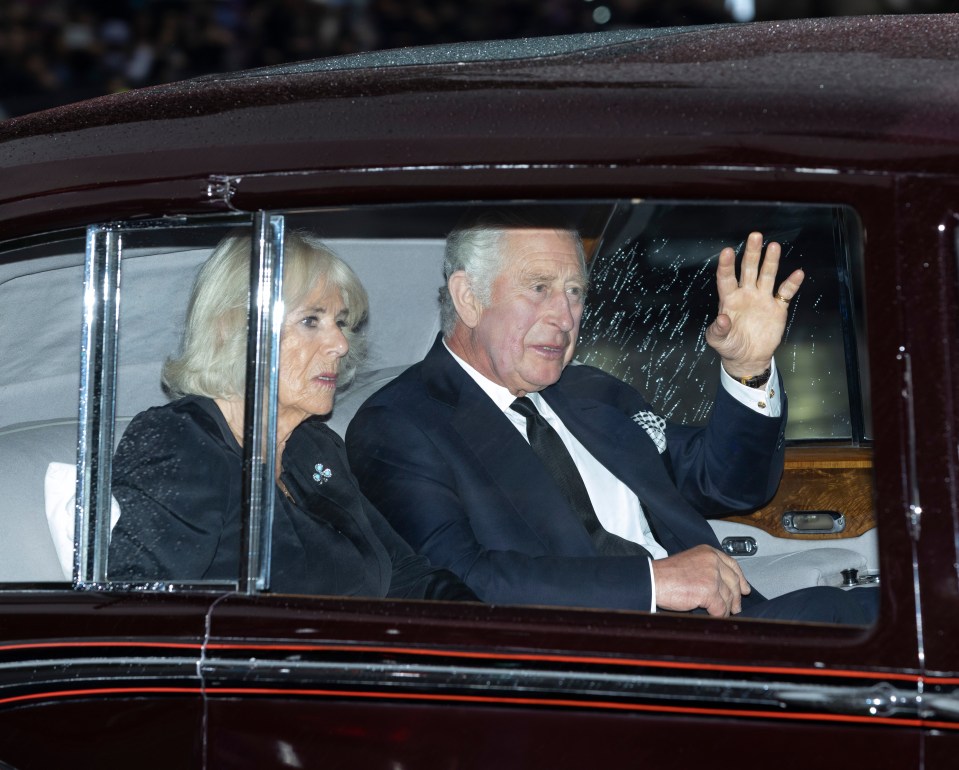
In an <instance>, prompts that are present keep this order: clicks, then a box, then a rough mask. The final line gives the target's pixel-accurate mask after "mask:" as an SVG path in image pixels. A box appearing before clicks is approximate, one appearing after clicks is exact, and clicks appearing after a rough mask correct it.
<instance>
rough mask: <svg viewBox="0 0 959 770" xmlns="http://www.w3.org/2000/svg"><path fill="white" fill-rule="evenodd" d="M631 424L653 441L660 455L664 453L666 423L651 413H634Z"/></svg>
mask: <svg viewBox="0 0 959 770" xmlns="http://www.w3.org/2000/svg"><path fill="white" fill-rule="evenodd" d="M633 422H635V423H636V424H637V425H638V426H639V427H640V428H642V429H643V430H644V431H646V433H647V434H648V435H649V437H650V438H651V439H652V440H653V443H654V444H655V445H656V448H657V449H658V450H659V453H660V454H663V453H664V452H665V451H666V421H665V420H664V419H663V418H662V417H660V416H659V415H658V414H655V413H653V412H636V414H634V415H633Z"/></svg>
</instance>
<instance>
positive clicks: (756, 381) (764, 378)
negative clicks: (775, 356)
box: [738, 367, 772, 388]
mask: <svg viewBox="0 0 959 770" xmlns="http://www.w3.org/2000/svg"><path fill="white" fill-rule="evenodd" d="M770 374H772V368H771V367H770V368H769V369H767V370H766V371H765V372H763V373H762V374H757V375H756V376H755V377H739V378H738V379H739V381H740V382H741V383H742V384H743V385H745V386H746V387H747V388H761V387H762V386H763V385H765V384H766V383H767V382H769V375H770Z"/></svg>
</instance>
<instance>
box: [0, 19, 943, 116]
mask: <svg viewBox="0 0 959 770" xmlns="http://www.w3.org/2000/svg"><path fill="white" fill-rule="evenodd" d="M957 6H959V0H472V1H470V0H96V2H94V1H93V0H90V1H89V2H82V1H79V2H78V1H77V0H2V2H0V119H2V118H4V117H13V116H16V115H22V114H25V113H28V112H33V111H35V110H39V109H45V108H47V107H52V106H56V105H60V104H66V103H69V102H73V101H77V100H80V99H86V98H89V97H93V96H98V95H102V94H106V93H111V92H116V91H121V90H124V89H128V88H137V87H141V86H146V85H153V84H157V83H167V82H172V81H175V80H182V79H184V78H189V77H193V76H196V75H204V74H209V73H215V72H226V71H233V70H238V69H247V68H250V67H259V66H263V65H269V64H282V63H289V62H295V61H302V60H306V59H315V58H320V57H325V56H336V55H340V54H351V53H357V52H361V51H370V50H377V49H385V48H399V47H405V46H411V45H422V44H432V43H450V42H461V41H470V40H495V39H510V38H519V37H538V36H542V35H557V34H565V33H571V32H594V31H598V30H604V29H621V28H624V27H652V26H672V25H687V24H708V23H715V22H733V21H748V20H770V19H786V18H802V17H811V16H835V15H851V14H863V13H909V12H912V13H927V12H936V11H952V10H956V9H957Z"/></svg>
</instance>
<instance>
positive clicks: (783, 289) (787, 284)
mask: <svg viewBox="0 0 959 770" xmlns="http://www.w3.org/2000/svg"><path fill="white" fill-rule="evenodd" d="M805 277H806V274H805V273H804V272H803V271H802V270H793V271H792V273H790V275H789V277H788V278H787V279H786V280H785V281H783V282H782V283H781V284H779V291H777V292H776V294H778V295H779V296H780V297H784V298H785V299H788V300H791V299H792V298H793V297H795V296H796V295H797V294H798V293H799V287H800V286H802V282H803V279H804V278H805Z"/></svg>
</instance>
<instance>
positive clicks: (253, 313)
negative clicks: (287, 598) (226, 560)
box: [239, 211, 284, 593]
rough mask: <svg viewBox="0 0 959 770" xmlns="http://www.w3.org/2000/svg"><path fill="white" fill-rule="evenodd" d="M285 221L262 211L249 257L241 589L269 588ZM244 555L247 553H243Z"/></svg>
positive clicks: (258, 589)
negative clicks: (248, 332)
mask: <svg viewBox="0 0 959 770" xmlns="http://www.w3.org/2000/svg"><path fill="white" fill-rule="evenodd" d="M283 232H284V220H283V217H282V216H280V215H275V214H270V213H269V212H262V211H261V212H258V213H257V214H256V216H255V218H254V221H253V254H252V257H251V260H250V319H249V331H250V334H249V337H248V349H247V370H246V405H245V407H246V412H245V415H244V425H243V446H244V452H243V462H244V466H245V467H244V471H245V472H244V474H243V485H244V488H243V500H244V509H243V515H242V522H241V526H242V529H241V559H240V575H239V579H240V585H239V587H240V590H241V591H243V592H245V593H254V592H256V591H263V590H267V589H269V582H270V581H269V576H270V555H271V553H272V548H271V544H272V530H273V527H272V522H273V501H274V496H275V492H274V491H275V488H276V482H275V481H274V479H275V473H274V468H275V467H276V408H277V407H276V393H277V383H278V367H279V356H280V330H281V327H282V324H283V316H284V307H283V297H282V293H281V288H282V281H283ZM242 557H245V558H242Z"/></svg>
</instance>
